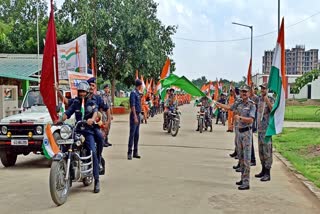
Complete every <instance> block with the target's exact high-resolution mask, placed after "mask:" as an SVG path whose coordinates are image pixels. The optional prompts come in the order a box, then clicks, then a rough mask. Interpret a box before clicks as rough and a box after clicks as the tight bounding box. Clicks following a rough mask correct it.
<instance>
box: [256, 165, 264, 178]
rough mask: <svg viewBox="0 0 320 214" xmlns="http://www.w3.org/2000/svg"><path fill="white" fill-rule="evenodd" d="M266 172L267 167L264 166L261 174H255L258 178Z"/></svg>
mask: <svg viewBox="0 0 320 214" xmlns="http://www.w3.org/2000/svg"><path fill="white" fill-rule="evenodd" d="M265 172H266V168H265V167H264V166H262V169H261V172H260V173H259V174H256V175H254V177H256V178H262V177H263V176H264V174H265Z"/></svg>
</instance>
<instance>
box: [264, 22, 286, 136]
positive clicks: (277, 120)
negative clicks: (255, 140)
mask: <svg viewBox="0 0 320 214" xmlns="http://www.w3.org/2000/svg"><path fill="white" fill-rule="evenodd" d="M284 44H285V42H284V19H282V23H281V27H280V31H279V35H278V40H277V45H276V48H275V51H274V55H273V60H272V67H271V71H270V77H269V82H268V87H269V89H270V90H271V91H273V92H274V93H275V94H276V95H277V97H276V100H275V103H274V105H273V108H272V110H271V113H270V119H269V125H268V128H267V132H266V139H265V141H266V142H269V139H270V138H271V137H272V135H276V134H279V133H281V132H282V127H283V121H284V112H285V94H286V89H287V79H286V68H285V65H286V61H285V60H286V58H285V47H284Z"/></svg>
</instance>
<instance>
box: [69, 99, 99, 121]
mask: <svg viewBox="0 0 320 214" xmlns="http://www.w3.org/2000/svg"><path fill="white" fill-rule="evenodd" d="M81 105H82V100H80V99H79V98H75V99H73V100H72V104H71V106H69V108H68V110H67V111H66V112H65V114H66V115H67V116H68V118H70V117H71V116H72V115H73V114H75V117H76V121H80V120H82V113H81ZM84 109H85V111H84V120H87V119H90V118H92V116H93V114H94V113H95V112H98V106H97V104H96V103H95V101H94V100H93V99H85V103H84Z"/></svg>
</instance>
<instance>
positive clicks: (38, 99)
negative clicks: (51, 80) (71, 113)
mask: <svg viewBox="0 0 320 214" xmlns="http://www.w3.org/2000/svg"><path fill="white" fill-rule="evenodd" d="M61 91H62V92H63V94H64V95H68V93H70V91H68V90H67V88H64V89H61ZM69 122H70V123H71V122H72V121H69ZM48 123H52V120H51V117H50V114H49V112H48V109H47V107H46V106H45V105H44V103H43V99H42V96H41V94H40V90H39V87H31V88H30V89H29V90H28V92H27V93H26V95H25V97H24V99H23V102H22V105H21V113H19V114H16V115H12V116H9V117H6V118H3V119H2V120H1V121H0V159H1V162H2V164H3V165H4V166H5V167H10V166H13V165H15V163H16V160H17V156H18V155H20V154H23V155H28V154H29V153H30V152H33V153H35V154H37V153H39V154H43V153H42V142H43V138H44V130H45V126H46V124H48ZM51 131H52V133H53V134H54V137H55V138H58V137H59V136H60V135H59V126H52V128H51Z"/></svg>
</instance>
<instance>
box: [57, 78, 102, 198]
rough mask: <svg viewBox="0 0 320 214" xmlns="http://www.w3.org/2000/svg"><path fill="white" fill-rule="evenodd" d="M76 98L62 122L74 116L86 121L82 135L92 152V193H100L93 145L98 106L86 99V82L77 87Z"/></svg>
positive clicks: (87, 92)
mask: <svg viewBox="0 0 320 214" xmlns="http://www.w3.org/2000/svg"><path fill="white" fill-rule="evenodd" d="M77 89H78V96H77V97H76V98H75V99H73V102H72V104H71V106H70V107H69V108H68V110H67V111H66V112H65V113H64V115H63V116H62V119H61V120H62V121H65V120H66V119H68V118H70V117H71V116H72V115H73V114H75V118H76V121H80V120H86V121H87V124H86V126H85V129H84V130H83V131H82V134H83V135H84V137H85V145H86V146H87V148H88V149H89V150H90V151H92V156H93V177H94V180H95V182H94V193H98V192H100V182H99V161H98V156H97V150H96V144H95V139H94V135H95V131H94V127H93V125H94V122H95V121H96V117H97V112H98V106H97V104H96V102H95V101H94V100H93V99H90V98H89V97H88V95H89V90H90V86H89V84H88V83H87V82H80V83H79V85H78V86H77ZM82 102H84V115H82V113H81V106H82Z"/></svg>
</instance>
